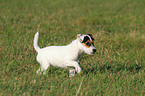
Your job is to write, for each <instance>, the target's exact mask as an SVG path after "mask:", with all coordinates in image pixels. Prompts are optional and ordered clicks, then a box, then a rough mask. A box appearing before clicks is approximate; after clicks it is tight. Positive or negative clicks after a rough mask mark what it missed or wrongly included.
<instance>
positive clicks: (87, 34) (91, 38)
mask: <svg viewBox="0 0 145 96" xmlns="http://www.w3.org/2000/svg"><path fill="white" fill-rule="evenodd" d="M87 35H89V36H90V37H91V39H92V41H94V40H95V39H94V37H93V35H92V34H87Z"/></svg>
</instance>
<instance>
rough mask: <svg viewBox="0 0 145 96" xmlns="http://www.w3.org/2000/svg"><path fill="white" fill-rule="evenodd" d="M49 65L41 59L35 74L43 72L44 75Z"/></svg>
mask: <svg viewBox="0 0 145 96" xmlns="http://www.w3.org/2000/svg"><path fill="white" fill-rule="evenodd" d="M49 66H50V64H49V63H48V62H47V61H43V62H42V63H41V66H40V68H39V69H38V70H37V74H42V73H43V74H44V75H46V70H47V68H48V67H49Z"/></svg>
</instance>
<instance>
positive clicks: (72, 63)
mask: <svg viewBox="0 0 145 96" xmlns="http://www.w3.org/2000/svg"><path fill="white" fill-rule="evenodd" d="M38 35H39V33H38V32H37V33H36V34H35V37H34V48H35V50H36V51H37V52H38V55H37V61H38V62H39V63H40V68H39V69H38V70H37V74H41V72H44V73H43V74H45V73H46V70H47V68H48V67H49V66H50V65H52V66H58V67H62V68H67V67H75V71H76V72H77V73H80V72H81V68H80V66H79V64H78V63H79V60H80V57H81V55H82V53H83V52H85V53H87V54H89V55H92V54H93V49H96V48H95V47H94V46H93V45H91V46H90V47H89V48H87V47H85V46H83V45H82V44H81V42H80V38H82V37H81V36H77V39H76V40H74V41H72V43H71V44H69V45H67V46H50V47H45V48H41V49H40V48H39V46H38V44H37V42H38Z"/></svg>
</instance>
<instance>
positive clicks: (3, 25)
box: [0, 0, 145, 96]
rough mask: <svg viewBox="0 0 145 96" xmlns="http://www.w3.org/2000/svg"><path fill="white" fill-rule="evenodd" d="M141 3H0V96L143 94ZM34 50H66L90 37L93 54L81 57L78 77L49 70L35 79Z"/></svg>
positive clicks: (103, 0)
mask: <svg viewBox="0 0 145 96" xmlns="http://www.w3.org/2000/svg"><path fill="white" fill-rule="evenodd" d="M144 6H145V1H144V0H89V1H88V0H83V1H82V0H1V1H0V63H1V64H0V95H4V96H10V95H14V96H18V95H19V96H23V95H26V96H29V95H34V96H41V95H43V96H74V95H76V96H96V95H104V96H106V95H107V96H108V95H109V96H118V95H123V96H124V95H127V96H143V95H145V84H144V83H145V71H144V70H145V67H144V66H145V32H144V31H145V8H144ZM38 30H39V32H40V36H39V45H40V47H41V48H42V47H46V46H51V45H67V44H69V43H71V41H72V40H74V39H76V36H77V34H86V33H89V34H93V36H94V38H95V46H96V48H97V52H96V54H95V55H93V56H89V55H86V54H83V57H82V58H81V62H80V66H81V68H82V72H81V73H80V74H76V75H75V77H72V78H71V79H70V78H69V76H68V70H67V69H61V68H55V67H50V68H49V70H48V72H47V74H48V75H47V76H43V75H41V76H38V75H36V71H37V69H38V68H39V63H38V62H37V61H36V55H37V53H36V51H35V50H34V48H33V38H34V34H35V33H36V32H37V31H38Z"/></svg>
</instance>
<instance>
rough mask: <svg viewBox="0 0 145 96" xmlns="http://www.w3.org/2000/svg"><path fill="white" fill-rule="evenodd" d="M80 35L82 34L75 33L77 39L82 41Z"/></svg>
mask: <svg viewBox="0 0 145 96" xmlns="http://www.w3.org/2000/svg"><path fill="white" fill-rule="evenodd" d="M81 36H82V34H78V35H77V39H78V40H79V41H80V42H82V41H83V40H82V38H81Z"/></svg>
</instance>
